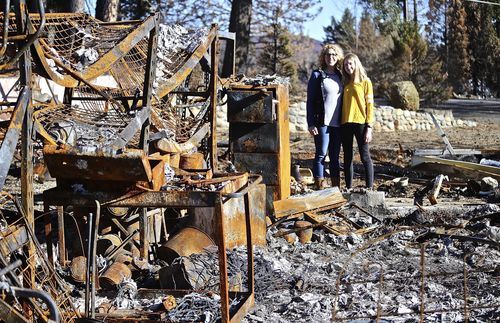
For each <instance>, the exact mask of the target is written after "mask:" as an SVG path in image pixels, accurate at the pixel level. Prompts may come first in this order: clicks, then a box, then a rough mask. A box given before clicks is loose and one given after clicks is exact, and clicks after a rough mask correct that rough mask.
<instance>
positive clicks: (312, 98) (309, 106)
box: [306, 71, 321, 136]
mask: <svg viewBox="0 0 500 323" xmlns="http://www.w3.org/2000/svg"><path fill="white" fill-rule="evenodd" d="M319 77H320V74H319V72H317V71H313V72H312V73H311V77H310V78H309V82H308V83H307V102H306V115H307V127H308V130H309V133H310V134H311V135H313V136H316V135H317V134H318V129H316V126H315V125H314V110H315V109H314V105H315V104H316V101H317V100H316V99H317V98H316V95H317V92H318V86H319V85H318V82H319V81H321V80H320V79H319Z"/></svg>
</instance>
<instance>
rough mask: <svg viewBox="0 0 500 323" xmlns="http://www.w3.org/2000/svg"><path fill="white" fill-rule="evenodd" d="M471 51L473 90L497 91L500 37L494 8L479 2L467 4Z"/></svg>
mask: <svg viewBox="0 0 500 323" xmlns="http://www.w3.org/2000/svg"><path fill="white" fill-rule="evenodd" d="M466 12H467V26H469V28H468V32H469V38H470V39H474V41H473V42H469V52H470V54H471V59H470V61H471V62H470V64H471V78H472V91H473V93H474V94H475V95H489V94H491V91H494V92H493V94H496V92H497V87H498V84H497V81H496V78H497V73H498V72H497V71H498V68H499V66H498V56H499V55H500V53H499V50H500V49H499V38H498V36H497V35H496V33H495V29H494V25H493V17H492V14H493V8H492V6H487V5H483V4H478V3H468V4H467V5H466Z"/></svg>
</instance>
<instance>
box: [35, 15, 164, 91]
mask: <svg viewBox="0 0 500 323" xmlns="http://www.w3.org/2000/svg"><path fill="white" fill-rule="evenodd" d="M155 19H156V18H155V16H151V17H149V18H147V19H146V20H145V21H144V22H143V23H142V24H140V25H139V26H138V27H137V28H136V29H135V30H133V31H132V32H130V33H129V34H128V35H127V36H126V37H125V38H124V39H123V40H121V41H120V42H119V43H118V44H116V45H115V47H113V49H111V50H110V51H109V52H107V53H106V54H105V55H103V56H102V57H101V58H100V59H99V60H97V61H96V62H94V63H93V64H92V65H91V66H90V67H89V68H87V69H86V71H85V73H82V74H77V75H79V76H80V77H81V78H82V79H84V80H91V79H94V78H96V77H98V76H99V75H102V74H104V73H106V72H107V71H109V70H110V69H111V67H112V65H113V64H114V63H115V62H116V61H118V60H119V59H120V58H122V57H123V56H125V55H126V54H127V53H128V52H129V51H130V50H131V49H132V48H133V47H134V46H135V45H137V44H138V43H139V42H140V41H141V40H142V39H143V38H144V37H146V36H147V35H148V34H149V32H150V31H151V30H152V29H153V28H154V26H155ZM41 46H45V47H49V46H48V45H47V44H45V43H44V42H43V41H40V42H35V49H36V51H37V53H38V55H39V56H40V61H41V63H42V65H43V67H44V69H45V71H46V72H47V74H48V75H49V76H50V78H51V79H52V80H53V81H55V82H56V83H58V84H60V85H62V86H65V87H76V86H78V83H79V80H75V79H70V78H68V77H67V76H62V77H61V76H59V75H57V74H56V73H54V72H53V71H52V69H51V68H50V66H48V65H47V62H46V61H45V60H44V59H43V57H44V56H47V55H46V53H45V52H44V51H43V50H42V48H41ZM47 57H49V56H47ZM49 58H52V57H49ZM52 59H53V58H52ZM56 63H57V62H56ZM73 73H74V71H73ZM71 76H72V77H73V75H71Z"/></svg>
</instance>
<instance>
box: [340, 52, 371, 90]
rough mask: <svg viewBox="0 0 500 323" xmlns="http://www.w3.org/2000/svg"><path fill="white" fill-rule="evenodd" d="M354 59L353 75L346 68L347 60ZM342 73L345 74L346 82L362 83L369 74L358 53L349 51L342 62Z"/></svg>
mask: <svg viewBox="0 0 500 323" xmlns="http://www.w3.org/2000/svg"><path fill="white" fill-rule="evenodd" d="M350 59H352V60H354V65H355V67H354V73H353V75H349V73H347V72H346V70H345V65H344V64H345V62H347V61H348V60H350ZM342 74H343V75H344V80H345V83H346V84H347V83H351V82H354V83H361V82H362V81H363V80H367V79H368V74H366V70H365V68H364V67H363V64H361V61H360V60H359V57H358V56H357V55H356V54H353V53H349V54H347V55H346V56H345V57H344V62H343V63H342Z"/></svg>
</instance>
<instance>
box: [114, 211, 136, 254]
mask: <svg viewBox="0 0 500 323" xmlns="http://www.w3.org/2000/svg"><path fill="white" fill-rule="evenodd" d="M111 222H113V224H114V225H115V226H116V227H117V228H118V230H120V231H121V233H123V234H124V235H125V236H127V235H129V232H128V231H127V229H125V227H124V226H123V225H122V224H121V223H120V221H118V219H116V218H111ZM134 232H135V231H134ZM134 235H135V233H134ZM131 236H132V237H133V235H131ZM127 239H128V237H127V238H126V239H125V240H127ZM125 240H124V241H125ZM132 242H133V243H134V244H135V246H136V247H137V249H140V248H141V245H140V243H139V242H138V241H136V240H132Z"/></svg>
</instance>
